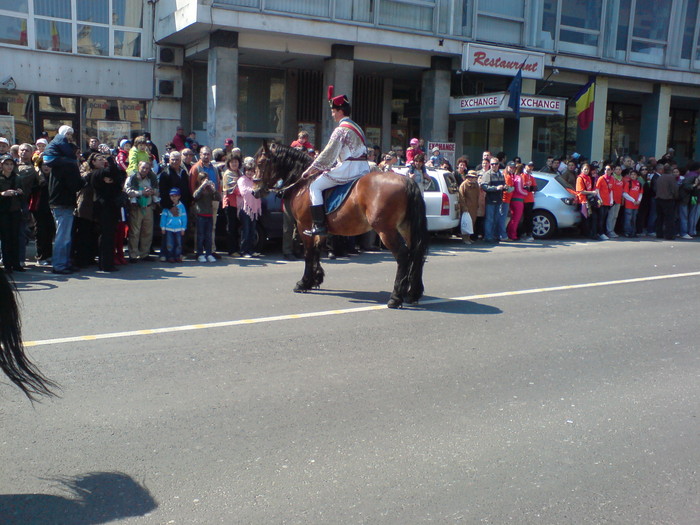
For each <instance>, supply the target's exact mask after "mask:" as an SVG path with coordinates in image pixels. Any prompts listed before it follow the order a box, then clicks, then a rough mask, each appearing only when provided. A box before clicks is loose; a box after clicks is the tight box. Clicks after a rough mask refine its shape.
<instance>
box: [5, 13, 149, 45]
mask: <svg viewBox="0 0 700 525" xmlns="http://www.w3.org/2000/svg"><path fill="white" fill-rule="evenodd" d="M110 9H111V11H110ZM28 25H29V27H27V26H28ZM142 29H143V0H32V1H31V2H30V1H29V0H0V44H10V45H15V46H27V47H29V48H31V49H41V50H46V51H60V52H63V53H78V54H81V55H98V56H118V57H129V58H139V57H141V44H142V41H143V39H142V38H141V36H142V33H143V31H142ZM30 39H31V40H30ZM110 46H111V47H110Z"/></svg>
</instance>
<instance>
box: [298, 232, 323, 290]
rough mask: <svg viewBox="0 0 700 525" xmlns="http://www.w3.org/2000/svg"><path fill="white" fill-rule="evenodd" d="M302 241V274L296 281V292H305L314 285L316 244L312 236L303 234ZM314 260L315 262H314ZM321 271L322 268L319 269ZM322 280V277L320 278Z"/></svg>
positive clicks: (317, 256)
mask: <svg viewBox="0 0 700 525" xmlns="http://www.w3.org/2000/svg"><path fill="white" fill-rule="evenodd" d="M303 237H304V239H303V242H304V275H302V277H301V280H300V281H298V282H297V284H296V286H295V287H294V291H295V292H297V293H305V292H307V291H308V290H311V288H313V287H314V283H315V279H314V275H315V270H316V268H315V264H318V258H319V255H318V251H319V250H318V246H316V244H315V243H314V237H308V236H306V235H304V236H303ZM314 261H316V263H314ZM321 271H323V270H321ZM321 280H323V278H321Z"/></svg>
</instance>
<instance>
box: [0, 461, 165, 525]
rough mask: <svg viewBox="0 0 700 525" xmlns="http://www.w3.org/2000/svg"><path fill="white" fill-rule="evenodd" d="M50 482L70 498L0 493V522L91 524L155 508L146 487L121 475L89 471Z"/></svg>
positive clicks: (46, 524)
mask: <svg viewBox="0 0 700 525" xmlns="http://www.w3.org/2000/svg"><path fill="white" fill-rule="evenodd" d="M52 481H58V482H59V483H60V484H61V485H63V487H65V488H66V489H67V490H68V491H70V492H71V494H72V497H64V496H54V495H51V494H0V523H3V524H4V525H10V524H12V525H15V524H16V525H20V524H21V525H30V524H32V525H48V524H52V525H53V524H57V523H66V524H67V523H70V524H71V525H91V524H98V523H107V522H110V521H114V520H118V519H122V518H128V517H130V516H143V515H144V514H147V513H149V512H151V511H153V510H154V509H156V508H157V507H158V504H157V503H156V501H155V500H154V499H153V496H151V493H150V492H149V491H148V489H147V488H145V487H144V486H142V485H141V484H139V483H137V482H136V481H134V480H133V478H131V477H130V476H128V475H126V474H123V473H121V472H91V473H88V474H84V475H82V476H75V477H66V478H58V479H55V480H52Z"/></svg>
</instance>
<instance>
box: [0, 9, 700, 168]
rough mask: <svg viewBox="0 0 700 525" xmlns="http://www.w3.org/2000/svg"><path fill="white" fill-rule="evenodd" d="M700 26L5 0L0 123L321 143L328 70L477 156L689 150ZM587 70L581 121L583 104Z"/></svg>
mask: <svg viewBox="0 0 700 525" xmlns="http://www.w3.org/2000/svg"><path fill="white" fill-rule="evenodd" d="M18 4H19V9H18ZM699 28H700V10H699V9H698V2H697V0H662V1H657V0H530V1H526V2H523V1H522V0H151V1H143V0H13V1H12V2H9V1H4V0H0V53H2V54H3V55H5V58H4V59H3V60H2V63H3V64H5V65H7V64H8V63H9V67H7V68H6V69H4V71H5V73H4V74H3V75H1V76H5V74H6V75H9V76H11V77H12V78H13V79H14V81H15V82H14V83H15V84H16V87H15V88H14V89H11V90H7V89H1V88H0V119H2V118H5V120H4V121H2V120H0V125H4V126H6V127H9V126H10V125H11V126H13V127H14V129H13V133H15V135H16V136H17V137H22V138H23V137H25V136H27V137H29V136H30V135H32V134H34V135H36V133H37V132H38V131H40V130H42V129H47V130H48V131H50V132H51V131H52V130H53V129H55V128H57V127H58V126H59V125H60V124H62V123H64V122H70V123H72V124H73V125H74V127H77V128H78V129H79V130H80V133H81V136H82V137H86V136H88V135H98V136H99V137H100V139H101V140H103V138H104V139H105V140H106V139H108V138H110V137H114V136H117V135H123V134H131V135H133V134H135V133H137V132H141V131H142V130H145V129H148V130H150V131H151V132H152V134H153V138H154V140H155V141H156V143H157V144H159V145H162V144H163V143H165V142H167V141H169V140H170V138H171V137H172V136H173V134H174V132H175V128H176V126H177V125H178V124H180V123H182V125H183V126H184V127H185V128H187V129H191V130H195V131H197V134H198V138H199V139H200V142H202V143H207V144H209V145H212V146H220V145H222V144H223V141H224V139H225V138H227V137H232V138H234V140H235V141H236V144H237V145H240V146H241V147H242V148H243V150H244V152H246V153H252V152H254V151H255V150H257V148H258V147H259V145H260V144H261V141H262V140H263V139H268V140H270V139H275V140H281V141H283V142H287V143H289V142H291V141H292V140H293V139H294V138H295V137H296V135H297V132H298V131H299V129H306V130H308V131H309V132H310V135H311V141H312V143H314V144H315V145H316V146H317V147H320V146H322V145H323V144H324V143H325V140H326V139H327V137H328V134H329V133H330V130H331V127H332V122H331V120H330V115H329V112H328V110H327V103H326V101H325V90H326V86H327V85H328V84H333V85H335V86H336V92H337V93H345V94H347V95H348V96H349V97H350V99H351V101H352V103H353V114H354V118H355V119H356V120H357V121H358V122H359V123H360V124H361V125H362V126H363V127H364V128H365V130H366V132H367V136H368V138H369V141H370V142H372V143H374V144H378V145H380V147H381V148H382V149H383V150H387V149H389V148H391V147H392V146H394V145H400V146H404V147H405V146H406V145H407V143H408V140H409V139H410V138H411V137H413V136H420V137H422V138H424V139H425V140H426V141H432V142H444V143H454V145H455V150H456V151H455V152H456V154H457V155H460V154H468V155H469V156H470V157H471V158H472V159H474V160H476V159H477V158H478V157H480V155H481V151H483V150H485V149H489V150H490V151H492V152H496V151H504V152H506V154H508V155H509V156H510V157H512V156H514V155H520V156H521V157H522V158H523V159H524V160H529V159H532V160H535V162H536V163H538V164H540V163H544V159H545V158H546V156H547V155H548V154H553V155H557V156H561V155H567V154H571V153H573V152H574V151H577V152H579V153H581V154H583V155H584V156H586V157H589V158H593V159H604V158H616V157H617V156H621V155H633V156H636V155H656V156H659V155H662V154H663V153H665V152H666V149H667V147H674V148H675V150H676V158H677V160H679V161H680V162H683V161H686V160H688V159H691V158H697V157H698V148H699V147H700V133H699V132H698V127H699V125H700V119H699V118H698V111H699V110H700V87H699V86H700V29H699ZM1 35H7V36H4V37H3V36H1ZM152 42H155V45H154V44H151V43H152ZM519 68H522V71H523V82H522V97H521V108H520V118H519V119H516V118H515V115H514V113H513V110H512V109H511V108H510V107H508V105H507V103H506V102H507V101H506V97H507V90H508V87H509V85H510V83H511V80H512V79H513V77H514V75H515V73H516V72H517V70H518V69H519ZM592 76H594V77H595V79H596V84H595V102H594V118H593V121H592V123H591V125H590V126H589V127H588V128H587V129H586V130H582V129H580V128H579V127H578V126H577V122H576V114H575V108H574V104H573V102H572V101H573V98H574V97H575V95H576V94H577V92H578V91H579V90H580V88H581V87H582V86H584V85H585V84H586V83H587V82H588V80H589V78H590V77H592ZM127 130H128V131H127ZM23 140H24V139H23Z"/></svg>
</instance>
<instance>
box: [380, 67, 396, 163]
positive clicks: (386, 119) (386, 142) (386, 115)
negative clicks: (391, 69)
mask: <svg viewBox="0 0 700 525" xmlns="http://www.w3.org/2000/svg"><path fill="white" fill-rule="evenodd" d="M393 97H394V79H393V78H386V79H384V93H383V94H382V143H381V144H380V145H379V147H380V148H382V153H385V152H387V151H389V149H390V148H391V109H392V108H391V101H392V100H393ZM381 160H382V159H377V163H379V162H380V161H381Z"/></svg>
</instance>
